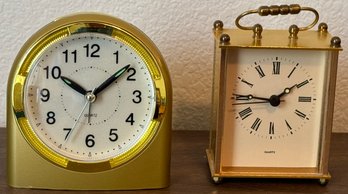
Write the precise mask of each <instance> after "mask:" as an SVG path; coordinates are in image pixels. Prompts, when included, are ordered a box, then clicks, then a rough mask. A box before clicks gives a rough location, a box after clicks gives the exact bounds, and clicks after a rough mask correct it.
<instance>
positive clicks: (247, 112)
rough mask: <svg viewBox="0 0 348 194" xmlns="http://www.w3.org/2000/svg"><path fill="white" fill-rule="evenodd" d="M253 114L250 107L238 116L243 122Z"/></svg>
mask: <svg viewBox="0 0 348 194" xmlns="http://www.w3.org/2000/svg"><path fill="white" fill-rule="evenodd" d="M252 113H253V111H252V110H251V108H250V107H248V108H246V109H244V110H242V111H240V112H239V113H238V114H239V116H240V118H242V120H244V119H246V118H247V117H248V116H250V115H251V114H252Z"/></svg>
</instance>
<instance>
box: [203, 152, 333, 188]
mask: <svg viewBox="0 0 348 194" xmlns="http://www.w3.org/2000/svg"><path fill="white" fill-rule="evenodd" d="M206 154H207V159H208V163H209V168H210V173H211V176H212V180H213V182H214V183H216V184H219V183H221V182H222V179H223V178H284V179H286V178H291V179H317V180H318V181H319V183H320V184H321V185H326V184H327V183H328V182H329V180H330V179H331V175H330V173H327V174H325V173H320V172H318V171H317V172H315V171H313V170H306V169H304V168H301V169H295V168H285V169H286V170H284V169H281V168H267V169H265V168H255V167H254V168H247V167H246V168H243V169H241V168H229V170H226V168H225V170H224V169H223V168H222V167H221V166H220V167H219V168H217V167H216V166H215V165H216V164H215V163H214V161H215V160H214V154H213V152H212V150H211V149H206ZM227 169H228V168H227ZM233 169H235V170H233ZM301 171H302V172H301Z"/></svg>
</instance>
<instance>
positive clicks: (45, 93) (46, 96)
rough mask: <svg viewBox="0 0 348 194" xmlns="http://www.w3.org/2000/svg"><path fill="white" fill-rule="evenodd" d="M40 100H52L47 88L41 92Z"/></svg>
mask: <svg viewBox="0 0 348 194" xmlns="http://www.w3.org/2000/svg"><path fill="white" fill-rule="evenodd" d="M40 95H41V97H40V99H41V101H42V102H47V101H48V100H49V99H50V91H49V90H48V89H46V88H44V89H42V90H41V91H40Z"/></svg>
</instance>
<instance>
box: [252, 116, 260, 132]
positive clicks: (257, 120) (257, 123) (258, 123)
mask: <svg viewBox="0 0 348 194" xmlns="http://www.w3.org/2000/svg"><path fill="white" fill-rule="evenodd" d="M261 122H262V120H261V119H260V118H256V119H255V121H254V123H253V125H251V129H253V130H255V131H257V129H258V128H259V127H260V124H261Z"/></svg>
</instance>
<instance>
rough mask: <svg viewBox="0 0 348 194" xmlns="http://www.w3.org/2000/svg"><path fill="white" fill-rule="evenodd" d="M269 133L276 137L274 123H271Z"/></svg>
mask: <svg viewBox="0 0 348 194" xmlns="http://www.w3.org/2000/svg"><path fill="white" fill-rule="evenodd" d="M268 133H269V134H270V135H274V123H273V122H269V131H268Z"/></svg>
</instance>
